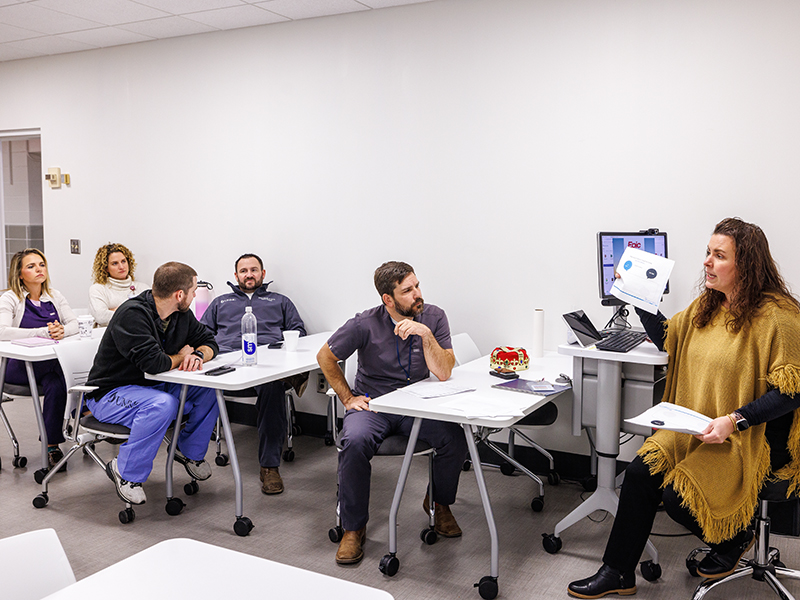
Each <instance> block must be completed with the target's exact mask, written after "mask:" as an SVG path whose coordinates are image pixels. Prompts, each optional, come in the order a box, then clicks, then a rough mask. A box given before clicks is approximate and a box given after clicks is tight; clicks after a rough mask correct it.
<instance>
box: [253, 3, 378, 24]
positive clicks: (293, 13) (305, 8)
mask: <svg viewBox="0 0 800 600" xmlns="http://www.w3.org/2000/svg"><path fill="white" fill-rule="evenodd" d="M255 6H260V7H261V8H264V9H266V10H269V11H271V12H274V13H276V14H279V15H283V16H284V17H286V18H288V19H310V18H312V17H326V16H329V15H338V14H341V13H349V12H357V11H360V10H369V8H368V7H367V6H364V5H363V4H361V3H360V2H356V0H268V1H267V2H256V3H255Z"/></svg>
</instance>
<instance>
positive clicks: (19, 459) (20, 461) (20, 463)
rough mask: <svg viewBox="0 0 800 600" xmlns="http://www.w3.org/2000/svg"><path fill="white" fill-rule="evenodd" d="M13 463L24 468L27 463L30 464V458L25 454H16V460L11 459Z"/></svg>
mask: <svg viewBox="0 0 800 600" xmlns="http://www.w3.org/2000/svg"><path fill="white" fill-rule="evenodd" d="M11 464H13V465H14V468H15V469H23V468H25V465H27V464H28V459H27V458H25V457H24V456H15V457H14V460H13V461H11Z"/></svg>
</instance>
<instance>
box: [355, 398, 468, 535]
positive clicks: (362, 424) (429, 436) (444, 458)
mask: <svg viewBox="0 0 800 600" xmlns="http://www.w3.org/2000/svg"><path fill="white" fill-rule="evenodd" d="M413 424H414V418H413V417H401V416H398V415H390V414H384V413H374V412H370V411H367V410H362V411H357V410H355V409H350V410H348V411H347V412H346V413H345V415H344V423H343V424H342V434H341V437H340V439H339V441H340V444H341V447H342V449H341V451H340V452H339V515H340V517H341V519H342V527H344V528H345V529H346V530H347V531H358V530H359V529H361V528H362V527H364V525H366V524H367V521H368V520H369V480H370V475H371V473H372V469H371V466H370V460H371V459H372V457H373V456H374V455H375V452H376V451H377V449H378V446H380V444H381V442H382V441H383V440H384V439H385V438H386V437H388V436H389V435H393V434H400V435H405V436H408V435H410V434H411V426H412V425H413ZM419 439H420V440H422V441H424V442H427V443H428V444H430V445H431V446H433V447H434V448H436V455H435V456H434V459H433V487H434V494H433V500H434V501H435V502H436V503H437V504H444V505H447V506H449V505H451V504H453V502H455V501H456V492H457V490H458V478H459V476H460V475H461V467H462V466H463V465H464V457H465V456H466V455H467V440H466V438H465V437H464V431H463V430H462V429H461V426H460V425H458V424H456V423H445V422H442V421H429V420H428V419H423V421H422V425H421V427H420V430H419Z"/></svg>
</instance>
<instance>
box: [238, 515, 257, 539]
mask: <svg viewBox="0 0 800 600" xmlns="http://www.w3.org/2000/svg"><path fill="white" fill-rule="evenodd" d="M233 530H234V531H235V532H236V535H238V536H239V537H245V536H246V535H247V534H248V533H250V532H251V531H253V522H252V521H251V520H250V519H248V518H247V517H236V523H234V524H233Z"/></svg>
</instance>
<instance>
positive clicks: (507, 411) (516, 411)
mask: <svg viewBox="0 0 800 600" xmlns="http://www.w3.org/2000/svg"><path fill="white" fill-rule="evenodd" d="M516 398H517V395H516V394H509V397H508V398H503V399H502V400H501V399H500V398H493V399H492V400H491V401H489V400H487V399H486V398H475V397H473V396H459V397H458V398H454V399H453V400H450V401H449V402H446V403H444V404H442V407H447V408H454V409H456V410H459V411H461V412H463V413H464V414H465V415H466V417H467V418H468V419H478V418H480V417H521V416H523V415H524V414H525V413H524V412H523V410H522V409H523V407H527V406H529V405H530V403H527V402H522V403H521V402H520V401H519V400H516Z"/></svg>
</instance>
